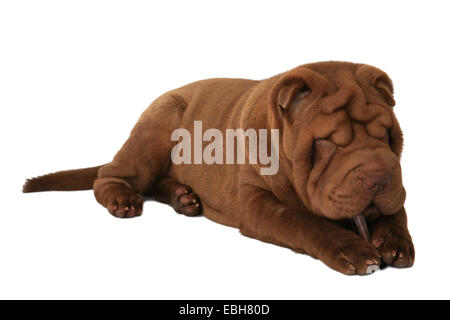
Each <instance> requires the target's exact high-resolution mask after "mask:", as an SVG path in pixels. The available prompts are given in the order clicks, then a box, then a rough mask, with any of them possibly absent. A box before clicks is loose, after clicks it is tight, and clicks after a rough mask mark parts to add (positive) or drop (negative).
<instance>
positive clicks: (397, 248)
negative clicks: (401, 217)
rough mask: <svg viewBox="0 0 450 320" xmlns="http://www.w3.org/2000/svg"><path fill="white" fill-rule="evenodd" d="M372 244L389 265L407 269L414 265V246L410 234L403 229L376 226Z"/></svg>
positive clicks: (373, 231) (381, 225)
mask: <svg viewBox="0 0 450 320" xmlns="http://www.w3.org/2000/svg"><path fill="white" fill-rule="evenodd" d="M372 244H373V245H374V246H375V247H376V248H377V249H378V251H379V252H380V254H381V258H382V259H383V262H384V263H386V264H387V265H391V266H393V267H397V268H407V267H411V266H412V265H413V264H414V258H415V251H414V245H413V243H412V240H411V237H410V236H409V234H408V232H407V231H405V230H401V228H398V227H397V228H395V227H393V226H389V225H383V224H380V225H376V226H374V228H373V230H372Z"/></svg>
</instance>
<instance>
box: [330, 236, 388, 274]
mask: <svg viewBox="0 0 450 320" xmlns="http://www.w3.org/2000/svg"><path fill="white" fill-rule="evenodd" d="M326 252H327V254H326V255H325V257H324V258H322V260H323V262H325V264H327V265H328V266H329V267H331V268H332V269H334V270H337V271H339V272H341V273H343V274H346V275H353V274H358V275H367V274H371V273H373V272H375V271H377V270H379V265H380V262H381V257H380V254H379V253H378V250H377V249H376V248H375V247H374V246H373V245H372V244H371V243H369V242H368V241H366V240H364V239H362V238H361V237H359V236H358V235H356V234H355V233H353V232H350V231H344V232H342V233H341V234H339V235H337V236H333V239H332V240H330V241H329V242H328V244H327V249H326Z"/></svg>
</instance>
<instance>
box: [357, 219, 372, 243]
mask: <svg viewBox="0 0 450 320" xmlns="http://www.w3.org/2000/svg"><path fill="white" fill-rule="evenodd" d="M354 221H355V224H356V227H357V228H358V231H359V234H360V235H361V237H363V238H364V239H366V240H367V241H370V232H369V228H367V223H366V218H364V216H363V214H362V213H360V214H359V215H357V216H356V217H355V218H354Z"/></svg>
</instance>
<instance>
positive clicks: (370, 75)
mask: <svg viewBox="0 0 450 320" xmlns="http://www.w3.org/2000/svg"><path fill="white" fill-rule="evenodd" d="M355 77H356V79H357V80H358V82H359V84H360V85H361V86H362V87H364V88H366V89H367V90H373V88H375V90H376V91H377V92H378V93H379V94H380V95H381V97H382V98H383V100H384V101H385V102H386V103H387V104H388V105H390V106H392V107H393V106H394V105H395V100H394V86H393V85H392V80H391V79H390V78H389V76H388V75H387V74H386V73H385V72H384V71H382V70H380V69H378V68H375V67H372V66H368V65H362V66H361V67H359V68H358V70H357V71H356V73H355Z"/></svg>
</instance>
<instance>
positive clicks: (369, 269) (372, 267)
mask: <svg viewBox="0 0 450 320" xmlns="http://www.w3.org/2000/svg"><path fill="white" fill-rule="evenodd" d="M378 270H380V267H379V266H377V265H376V264H372V265H370V266H368V267H367V270H366V273H367V274H372V273H374V272H375V271H378Z"/></svg>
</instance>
